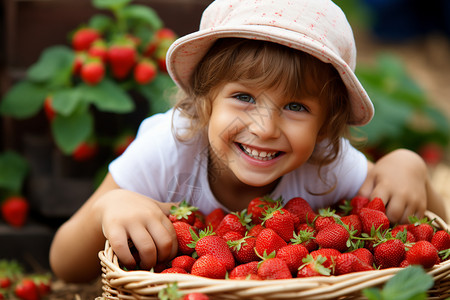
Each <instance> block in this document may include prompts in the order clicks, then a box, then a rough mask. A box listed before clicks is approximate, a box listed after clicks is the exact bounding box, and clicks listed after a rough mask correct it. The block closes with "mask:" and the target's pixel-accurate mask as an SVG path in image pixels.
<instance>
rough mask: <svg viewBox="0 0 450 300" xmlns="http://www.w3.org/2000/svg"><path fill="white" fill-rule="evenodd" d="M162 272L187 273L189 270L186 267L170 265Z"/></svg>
mask: <svg viewBox="0 0 450 300" xmlns="http://www.w3.org/2000/svg"><path fill="white" fill-rule="evenodd" d="M161 273H162V274H165V273H177V274H187V273H188V272H187V271H186V270H185V269H183V268H179V267H170V268H167V269H164V270H162V271H161Z"/></svg>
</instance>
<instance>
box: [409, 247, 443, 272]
mask: <svg viewBox="0 0 450 300" xmlns="http://www.w3.org/2000/svg"><path fill="white" fill-rule="evenodd" d="M406 260H407V261H408V262H409V264H410V265H421V266H423V267H424V268H426V269H428V268H431V267H432V266H434V265H435V264H437V263H439V255H438V250H437V249H436V247H434V246H433V244H431V243H430V242H428V241H418V242H416V243H415V244H414V245H412V247H411V248H409V250H408V251H407V252H406Z"/></svg>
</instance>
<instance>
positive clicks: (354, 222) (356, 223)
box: [340, 214, 362, 236]
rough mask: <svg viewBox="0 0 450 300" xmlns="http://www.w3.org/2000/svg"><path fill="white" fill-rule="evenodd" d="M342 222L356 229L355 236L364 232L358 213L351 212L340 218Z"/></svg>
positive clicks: (352, 229) (351, 228)
mask: <svg viewBox="0 0 450 300" xmlns="http://www.w3.org/2000/svg"><path fill="white" fill-rule="evenodd" d="M340 220H341V221H342V223H344V224H345V225H347V226H348V228H349V229H350V230H351V231H354V233H353V236H360V235H361V233H362V223H361V219H360V218H359V216H358V215H355V214H350V215H348V216H343V217H341V219H340Z"/></svg>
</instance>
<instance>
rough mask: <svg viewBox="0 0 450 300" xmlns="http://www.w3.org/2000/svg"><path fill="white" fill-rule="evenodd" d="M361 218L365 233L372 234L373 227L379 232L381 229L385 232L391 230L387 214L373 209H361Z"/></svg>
mask: <svg viewBox="0 0 450 300" xmlns="http://www.w3.org/2000/svg"><path fill="white" fill-rule="evenodd" d="M359 217H360V219H361V223H362V228H363V232H364V233H367V234H370V232H371V230H372V227H373V228H374V229H375V230H377V229H380V230H381V231H384V230H386V229H388V228H389V226H390V223H389V219H388V218H387V216H386V214H385V213H383V212H381V211H379V210H375V209H371V208H365V207H363V208H361V210H360V212H359Z"/></svg>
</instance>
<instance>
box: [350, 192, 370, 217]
mask: <svg viewBox="0 0 450 300" xmlns="http://www.w3.org/2000/svg"><path fill="white" fill-rule="evenodd" d="M369 202H370V200H369V198H366V197H363V196H355V197H353V198H352V199H351V200H350V206H351V208H352V210H351V213H352V214H356V215H357V214H359V212H360V210H361V208H363V207H364V206H366V205H367V204H368V203H369Z"/></svg>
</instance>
